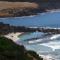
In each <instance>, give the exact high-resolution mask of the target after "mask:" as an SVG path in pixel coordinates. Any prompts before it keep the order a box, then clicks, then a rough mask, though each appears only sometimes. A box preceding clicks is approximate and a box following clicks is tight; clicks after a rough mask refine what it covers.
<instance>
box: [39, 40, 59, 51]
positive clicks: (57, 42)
mask: <svg viewBox="0 0 60 60" xmlns="http://www.w3.org/2000/svg"><path fill="white" fill-rule="evenodd" d="M40 45H44V46H48V47H50V48H52V49H53V51H54V50H55V49H60V42H59V41H56V42H49V43H43V44H40Z"/></svg>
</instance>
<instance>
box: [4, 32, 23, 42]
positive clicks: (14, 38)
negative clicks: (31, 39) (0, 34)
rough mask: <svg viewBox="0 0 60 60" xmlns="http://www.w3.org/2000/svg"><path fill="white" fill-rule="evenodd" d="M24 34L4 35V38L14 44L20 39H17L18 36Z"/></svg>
mask: <svg viewBox="0 0 60 60" xmlns="http://www.w3.org/2000/svg"><path fill="white" fill-rule="evenodd" d="M23 33H24V32H16V33H9V34H7V35H4V37H6V38H8V39H11V40H12V41H13V42H16V41H17V40H19V39H20V38H18V36H19V35H21V34H23Z"/></svg>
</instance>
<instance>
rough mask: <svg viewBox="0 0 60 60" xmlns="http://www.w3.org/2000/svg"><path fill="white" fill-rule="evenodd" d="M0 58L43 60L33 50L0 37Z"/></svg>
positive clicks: (3, 59)
mask: <svg viewBox="0 0 60 60" xmlns="http://www.w3.org/2000/svg"><path fill="white" fill-rule="evenodd" d="M0 60H43V58H41V57H39V56H38V55H37V54H36V53H35V52H33V51H27V50H26V49H25V48H24V46H19V45H17V44H15V43H14V42H13V41H12V40H10V39H7V38H5V37H0Z"/></svg>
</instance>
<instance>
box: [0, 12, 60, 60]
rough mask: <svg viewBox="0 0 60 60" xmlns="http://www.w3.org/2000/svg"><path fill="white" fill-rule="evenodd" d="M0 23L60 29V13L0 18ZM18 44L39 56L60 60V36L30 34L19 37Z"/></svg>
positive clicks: (39, 33) (38, 33)
mask: <svg viewBox="0 0 60 60" xmlns="http://www.w3.org/2000/svg"><path fill="white" fill-rule="evenodd" d="M0 22H4V23H5V24H10V25H14V26H26V27H50V28H60V12H46V13H39V14H38V15H36V16H24V17H15V18H0ZM18 38H20V39H19V40H17V41H16V42H18V44H20V43H22V44H23V45H24V46H25V47H26V49H28V50H33V51H36V52H37V53H38V54H39V55H44V56H51V57H52V59H54V60H60V34H48V33H43V32H29V33H25V34H24V35H22V36H19V37H18Z"/></svg>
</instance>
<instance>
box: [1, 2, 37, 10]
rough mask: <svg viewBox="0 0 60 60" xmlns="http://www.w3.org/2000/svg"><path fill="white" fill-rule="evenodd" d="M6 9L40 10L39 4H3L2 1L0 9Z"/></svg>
mask: <svg viewBox="0 0 60 60" xmlns="http://www.w3.org/2000/svg"><path fill="white" fill-rule="evenodd" d="M6 8H38V4H36V3H30V2H4V1H3V2H2V1H0V9H6Z"/></svg>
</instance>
